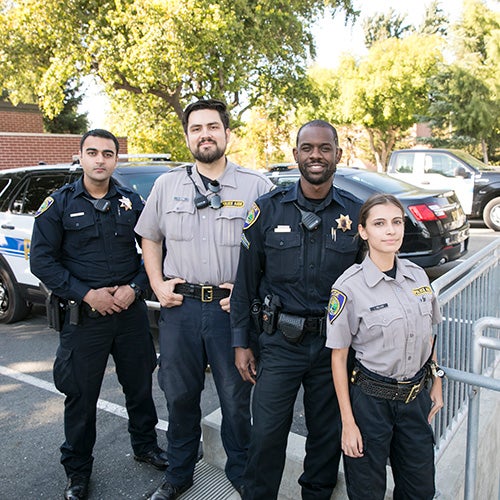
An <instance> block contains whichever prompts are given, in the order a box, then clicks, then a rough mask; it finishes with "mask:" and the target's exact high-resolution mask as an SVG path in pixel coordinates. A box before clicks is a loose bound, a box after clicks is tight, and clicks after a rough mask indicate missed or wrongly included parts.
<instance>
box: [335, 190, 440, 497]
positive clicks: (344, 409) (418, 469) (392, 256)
mask: <svg viewBox="0 0 500 500" xmlns="http://www.w3.org/2000/svg"><path fill="white" fill-rule="evenodd" d="M404 217H405V216H404V209H403V207H402V205H401V203H400V202H399V200H397V198H395V197H394V196H392V195H386V194H377V195H374V196H372V197H370V198H369V199H368V200H367V201H366V202H365V203H364V205H363V207H362V208H361V211H360V213H359V225H358V232H359V236H360V237H361V238H362V239H363V240H364V241H365V242H366V243H367V246H368V255H367V256H366V257H365V260H364V261H363V262H362V263H361V264H355V265H353V266H352V267H350V268H349V269H348V270H347V271H346V272H345V273H344V274H343V275H342V276H341V277H340V278H339V279H338V280H337V281H336V282H335V284H334V285H333V287H332V293H331V297H330V302H329V306H328V322H327V343H326V345H327V346H328V347H330V348H331V349H332V372H333V380H334V384H335V390H336V392H337V397H338V400H339V405H340V411H341V418H342V450H343V452H344V470H345V476H346V484H347V492H348V495H349V498H350V499H363V500H366V499H383V498H384V496H385V489H386V463H387V459H390V463H391V467H392V471H393V476H394V482H395V488H394V498H395V499H410V498H411V499H419V500H420V499H422V500H424V499H431V498H433V496H434V493H435V485H434V475H435V468H434V437H433V431H432V428H431V426H430V422H431V420H432V418H433V417H434V416H435V414H436V413H437V412H438V411H439V410H440V408H442V406H443V398H442V384H441V379H440V378H438V377H436V376H435V375H436V373H437V371H436V366H437V365H436V364H435V354H432V353H433V335H432V325H433V324H435V323H438V322H440V321H441V315H440V312H439V306H438V303H437V299H436V297H435V295H434V293H433V292H432V289H431V287H430V285H429V280H428V278H427V276H426V274H425V272H424V271H423V269H421V268H420V267H419V266H417V265H415V264H413V263H411V262H410V261H408V260H405V259H399V258H398V257H397V252H398V250H399V248H400V247H401V244H402V241H403V236H404ZM350 348H352V350H353V353H354V357H355V361H354V369H353V370H352V373H348V371H347V369H346V368H347V364H348V363H347V361H348V353H349V349H350ZM429 380H432V386H431V387H430V389H428V385H429V384H428V382H429Z"/></svg>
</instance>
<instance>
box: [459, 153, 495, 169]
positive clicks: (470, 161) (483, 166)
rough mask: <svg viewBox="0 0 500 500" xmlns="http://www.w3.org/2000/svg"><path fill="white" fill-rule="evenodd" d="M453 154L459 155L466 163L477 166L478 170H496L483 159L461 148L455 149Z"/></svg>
mask: <svg viewBox="0 0 500 500" xmlns="http://www.w3.org/2000/svg"><path fill="white" fill-rule="evenodd" d="M453 154H454V155H455V156H458V157H459V158H460V159H461V160H463V161H464V162H465V163H467V164H469V165H472V166H473V167H474V168H477V169H478V170H482V171H490V172H491V171H494V170H495V169H494V168H492V167H490V166H489V165H486V163H483V162H482V161H481V160H478V159H477V158H475V157H474V156H472V155H471V154H469V153H466V152H465V151H462V150H460V149H453Z"/></svg>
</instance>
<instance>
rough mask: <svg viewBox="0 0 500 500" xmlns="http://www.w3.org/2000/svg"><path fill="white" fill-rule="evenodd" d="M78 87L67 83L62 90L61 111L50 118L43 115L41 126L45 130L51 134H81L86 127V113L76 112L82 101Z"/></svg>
mask: <svg viewBox="0 0 500 500" xmlns="http://www.w3.org/2000/svg"><path fill="white" fill-rule="evenodd" d="M82 98H83V96H82V95H81V94H80V87H79V86H76V87H75V86H74V85H73V84H72V83H68V85H67V86H66V89H65V90H64V103H63V108H62V111H61V112H60V113H59V114H58V115H57V116H55V117H54V118H52V119H49V118H47V117H46V116H44V117H43V126H44V129H45V131H46V132H49V133H52V134H83V133H84V132H85V131H86V130H87V128H88V125H89V123H88V119H87V114H82V113H79V112H78V106H79V105H80V104H81V102H82Z"/></svg>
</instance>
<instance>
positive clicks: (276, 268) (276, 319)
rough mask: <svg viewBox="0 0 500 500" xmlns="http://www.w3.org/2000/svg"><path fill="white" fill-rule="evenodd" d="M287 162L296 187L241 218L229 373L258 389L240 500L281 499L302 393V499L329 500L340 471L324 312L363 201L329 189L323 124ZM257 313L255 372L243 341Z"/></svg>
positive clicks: (351, 254) (347, 260)
mask: <svg viewBox="0 0 500 500" xmlns="http://www.w3.org/2000/svg"><path fill="white" fill-rule="evenodd" d="M293 153H294V157H295V160H296V162H297V163H298V166H299V169H300V173H301V177H300V180H299V181H298V182H297V183H296V184H295V185H293V186H291V187H290V188H288V189H284V190H275V191H272V192H271V193H269V194H267V195H264V196H261V197H260V198H259V199H258V200H257V201H256V203H255V204H254V207H253V208H252V210H251V211H250V213H249V214H248V217H247V221H246V223H245V226H244V231H243V235H242V244H241V253H240V260H239V265H238V272H237V276H236V282H235V285H234V289H233V293H232V296H231V328H232V335H233V346H234V347H235V348H236V349H235V358H236V366H237V368H238V370H239V372H240V374H241V376H242V377H243V379H245V380H248V381H253V382H254V383H255V392H254V396H253V428H252V436H251V443H250V449H249V459H248V464H247V468H246V471H245V477H244V479H245V480H244V497H243V498H244V499H246V500H250V499H251V500H256V499H260V500H270V499H273V498H277V496H278V490H279V486H280V482H281V476H282V473H283V467H284V463H285V452H286V443H287V438H288V433H289V431H290V426H291V423H292V418H293V407H294V403H295V399H296V396H297V393H298V391H299V388H300V385H301V384H302V385H303V386H304V407H305V417H306V425H307V430H308V434H307V441H306V457H305V461H304V472H303V474H302V475H301V477H300V479H299V483H300V485H301V486H302V498H304V499H309V500H322V499H324V500H326V499H329V498H330V496H331V494H332V491H333V488H334V486H335V484H336V480H337V472H338V465H339V461H340V450H341V448H340V416H339V408H338V402H337V398H336V396H335V391H334V388H333V381H332V374H331V366H330V350H329V349H327V348H326V347H325V329H326V326H325V311H326V307H327V304H328V299H329V294H330V287H331V285H332V283H333V282H334V281H335V280H336V279H337V278H338V277H339V276H340V274H342V272H343V271H345V269H347V268H348V267H349V266H350V265H352V264H353V263H354V262H355V261H356V258H357V256H358V250H359V245H358V243H357V241H356V240H355V239H354V235H355V234H356V228H357V215H358V211H359V208H360V206H361V201H360V200H358V199H357V198H356V197H354V196H353V195H351V194H349V193H347V192H345V191H342V190H340V189H337V188H334V187H333V186H332V178H333V174H334V173H335V170H336V164H337V162H338V161H339V160H340V157H341V155H342V150H341V149H340V148H339V147H338V138H337V132H336V130H335V129H334V128H333V127H332V126H331V125H330V124H329V123H327V122H324V121H321V120H314V121H312V122H309V123H306V124H305V125H303V126H302V127H301V129H300V130H299V133H298V135H297V146H296V148H294V151H293ZM259 306H260V307H261V315H260V320H261V322H262V323H261V326H259V330H260V331H263V333H261V334H260V337H259V344H260V357H259V359H258V363H257V362H256V359H255V357H254V354H253V352H252V350H251V349H250V348H249V338H250V336H251V332H252V330H253V329H254V323H255V321H253V320H256V319H257V317H258V316H259V315H258V313H257V311H258V310H259ZM251 309H253V310H254V311H255V314H254V315H253V318H252V316H251V314H250V311H251Z"/></svg>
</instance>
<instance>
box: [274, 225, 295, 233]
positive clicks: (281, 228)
mask: <svg viewBox="0 0 500 500" xmlns="http://www.w3.org/2000/svg"><path fill="white" fill-rule="evenodd" d="M274 232H275V233H291V232H292V228H291V227H290V226H276V227H275V228H274Z"/></svg>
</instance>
